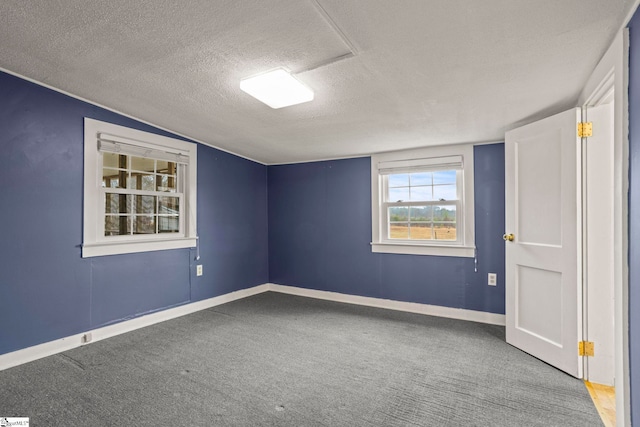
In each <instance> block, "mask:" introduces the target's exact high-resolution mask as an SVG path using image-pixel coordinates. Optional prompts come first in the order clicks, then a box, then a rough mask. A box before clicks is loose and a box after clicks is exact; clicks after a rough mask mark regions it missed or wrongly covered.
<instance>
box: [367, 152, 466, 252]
mask: <svg viewBox="0 0 640 427" xmlns="http://www.w3.org/2000/svg"><path fill="white" fill-rule="evenodd" d="M371 160H372V162H371V166H372V173H371V176H372V219H373V221H372V226H373V230H372V236H373V241H372V250H373V251H374V252H386V253H406V254H419V255H443V256H463V257H465V256H466V257H472V256H474V251H475V247H474V236H473V227H474V225H473V223H474V220H473V146H471V145H465V146H453V147H431V148H425V149H420V150H412V151H404V152H395V153H384V154H378V155H374V156H372V159H371Z"/></svg>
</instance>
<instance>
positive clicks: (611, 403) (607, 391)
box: [584, 381, 616, 427]
mask: <svg viewBox="0 0 640 427" xmlns="http://www.w3.org/2000/svg"><path fill="white" fill-rule="evenodd" d="M584 384H585V386H586V387H587V390H588V391H589V394H590V395H591V399H592V400H593V404H594V405H595V407H596V409H597V410H598V413H599V414H600V418H602V422H603V423H604V425H605V427H615V425H616V392H615V388H614V387H610V386H606V385H602V384H596V383H592V382H589V381H585V382H584Z"/></svg>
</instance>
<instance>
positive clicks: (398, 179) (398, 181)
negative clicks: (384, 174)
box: [389, 173, 409, 187]
mask: <svg viewBox="0 0 640 427" xmlns="http://www.w3.org/2000/svg"><path fill="white" fill-rule="evenodd" d="M408 186H409V174H408V173H401V174H396V175H389V187H408Z"/></svg>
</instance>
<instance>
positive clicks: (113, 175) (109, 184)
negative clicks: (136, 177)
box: [102, 168, 127, 188]
mask: <svg viewBox="0 0 640 427" xmlns="http://www.w3.org/2000/svg"><path fill="white" fill-rule="evenodd" d="M126 176H127V172H126V171H120V170H117V169H107V168H105V169H102V186H103V187H106V188H124V187H120V183H122V184H124V182H125V181H126ZM121 178H122V179H121Z"/></svg>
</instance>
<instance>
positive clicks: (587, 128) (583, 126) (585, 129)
mask: <svg viewBox="0 0 640 427" xmlns="http://www.w3.org/2000/svg"><path fill="white" fill-rule="evenodd" d="M592 135H593V123H592V122H580V123H578V138H587V137H590V136H592Z"/></svg>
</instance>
